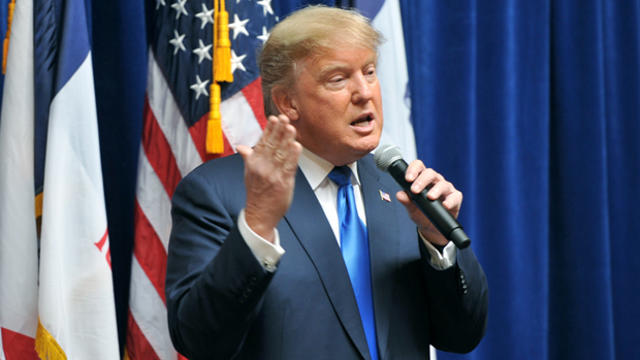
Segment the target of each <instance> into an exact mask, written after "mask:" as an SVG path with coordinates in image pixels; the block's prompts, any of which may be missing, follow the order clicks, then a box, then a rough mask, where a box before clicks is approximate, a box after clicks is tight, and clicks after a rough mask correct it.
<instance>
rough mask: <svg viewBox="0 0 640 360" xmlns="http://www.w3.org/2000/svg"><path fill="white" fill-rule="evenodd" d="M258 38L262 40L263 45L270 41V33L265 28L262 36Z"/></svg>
mask: <svg viewBox="0 0 640 360" xmlns="http://www.w3.org/2000/svg"><path fill="white" fill-rule="evenodd" d="M256 38H258V40H261V41H262V43H263V44H264V43H265V42H267V40H269V32H268V31H267V28H266V27H264V26H263V27H262V34H261V35H258V36H256Z"/></svg>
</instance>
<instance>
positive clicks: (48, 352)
mask: <svg viewBox="0 0 640 360" xmlns="http://www.w3.org/2000/svg"><path fill="white" fill-rule="evenodd" d="M36 352H37V353H38V356H39V357H40V359H47V360H66V359H67V355H66V354H65V353H64V350H62V348H61V347H60V345H58V342H57V341H56V339H55V338H54V337H53V336H52V335H51V333H49V331H47V329H45V328H44V326H43V325H42V323H41V322H40V319H38V330H36Z"/></svg>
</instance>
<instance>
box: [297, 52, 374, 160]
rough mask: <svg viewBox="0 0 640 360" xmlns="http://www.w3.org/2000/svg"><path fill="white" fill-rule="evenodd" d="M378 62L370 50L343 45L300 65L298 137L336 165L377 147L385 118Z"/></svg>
mask: <svg viewBox="0 0 640 360" xmlns="http://www.w3.org/2000/svg"><path fill="white" fill-rule="evenodd" d="M376 60H377V56H376V53H375V52H374V51H373V50H371V49H368V48H366V47H353V46H349V45H346V44H345V45H339V44H338V45H337V46H335V47H334V48H333V49H331V50H329V51H327V52H326V53H323V54H322V55H318V56H313V57H308V58H306V59H304V60H302V61H299V62H298V63H297V64H296V69H295V70H294V71H295V73H294V76H296V80H295V83H294V86H293V89H292V91H291V103H292V104H293V106H294V107H295V109H296V113H297V115H298V116H297V118H292V123H293V125H294V126H295V127H296V129H297V131H298V141H300V143H301V144H302V145H303V146H305V147H306V148H307V149H309V150H311V151H312V152H313V153H315V154H317V155H319V156H321V157H322V158H324V159H326V160H328V161H330V162H331V163H333V164H334V165H344V164H348V163H351V162H353V161H356V160H358V159H360V158H361V157H363V156H365V155H366V154H368V153H369V152H370V151H372V150H373V149H375V147H376V146H378V142H379V141H380V134H381V132H382V122H383V119H382V99H381V96H380V84H379V83H378V77H377V73H376Z"/></svg>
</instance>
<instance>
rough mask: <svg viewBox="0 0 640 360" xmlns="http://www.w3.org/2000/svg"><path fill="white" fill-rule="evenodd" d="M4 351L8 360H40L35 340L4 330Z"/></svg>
mask: <svg viewBox="0 0 640 360" xmlns="http://www.w3.org/2000/svg"><path fill="white" fill-rule="evenodd" d="M2 348H3V349H2V350H4V355H5V357H6V359H7V360H38V354H37V353H36V343H35V339H34V338H32V337H29V336H26V335H23V334H20V333H18V332H15V331H11V330H9V329H5V328H2Z"/></svg>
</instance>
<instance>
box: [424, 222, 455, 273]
mask: <svg viewBox="0 0 640 360" xmlns="http://www.w3.org/2000/svg"><path fill="white" fill-rule="evenodd" d="M418 235H419V236H420V239H422V241H423V242H424V245H425V246H426V247H427V251H428V252H429V255H431V257H430V258H429V263H431V266H433V267H434V268H435V269H436V270H446V269H448V268H450V267H452V266H453V265H455V263H456V251H457V250H456V245H455V244H454V243H453V241H449V242H448V243H447V245H446V246H445V247H444V249H442V253H440V251H438V249H436V248H435V246H433V244H431V243H430V242H429V240H427V239H425V238H424V236H422V234H421V233H420V231H418Z"/></svg>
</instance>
